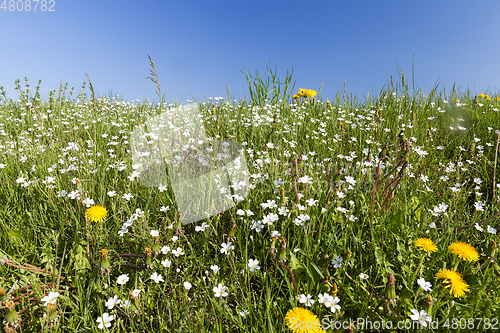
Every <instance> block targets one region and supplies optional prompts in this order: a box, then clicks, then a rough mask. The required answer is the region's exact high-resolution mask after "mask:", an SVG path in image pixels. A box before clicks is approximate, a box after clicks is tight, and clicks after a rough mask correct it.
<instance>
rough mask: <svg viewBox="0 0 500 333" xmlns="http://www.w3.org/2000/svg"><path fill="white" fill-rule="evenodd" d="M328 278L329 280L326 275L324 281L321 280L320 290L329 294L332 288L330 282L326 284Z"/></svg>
mask: <svg viewBox="0 0 500 333" xmlns="http://www.w3.org/2000/svg"><path fill="white" fill-rule="evenodd" d="M328 278H329V276H328V275H327V276H326V277H325V279H324V280H323V287H322V288H321V289H322V292H324V293H328V294H329V293H330V291H332V286H331V284H330V282H328Z"/></svg>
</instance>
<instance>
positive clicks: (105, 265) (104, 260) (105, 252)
mask: <svg viewBox="0 0 500 333" xmlns="http://www.w3.org/2000/svg"><path fill="white" fill-rule="evenodd" d="M99 252H101V254H102V258H101V268H103V269H109V268H110V267H111V264H110V263H109V259H108V250H106V249H102V250H101V251H99Z"/></svg>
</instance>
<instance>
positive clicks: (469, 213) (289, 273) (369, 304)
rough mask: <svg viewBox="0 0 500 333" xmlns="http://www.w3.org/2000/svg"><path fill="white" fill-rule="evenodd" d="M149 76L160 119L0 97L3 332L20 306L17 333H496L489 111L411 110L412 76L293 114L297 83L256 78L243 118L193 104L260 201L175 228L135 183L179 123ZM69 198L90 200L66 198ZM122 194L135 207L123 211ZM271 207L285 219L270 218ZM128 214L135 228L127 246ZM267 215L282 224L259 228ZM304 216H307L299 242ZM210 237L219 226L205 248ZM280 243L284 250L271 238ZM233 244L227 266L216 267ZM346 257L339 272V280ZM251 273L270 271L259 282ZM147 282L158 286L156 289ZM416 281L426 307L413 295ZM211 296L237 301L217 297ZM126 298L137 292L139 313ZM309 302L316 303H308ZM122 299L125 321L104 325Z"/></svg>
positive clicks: (466, 105) (149, 192)
mask: <svg viewBox="0 0 500 333" xmlns="http://www.w3.org/2000/svg"><path fill="white" fill-rule="evenodd" d="M151 64H152V67H153V69H154V63H153V62H152V60H151ZM151 74H152V76H153V77H154V78H155V79H156V82H155V83H157V88H158V92H157V94H158V97H159V98H160V103H150V102H149V101H144V102H143V103H129V102H125V101H121V100H119V99H116V98H110V97H104V96H103V97H102V98H101V99H99V98H98V97H97V96H96V95H95V92H94V88H93V87H92V86H91V96H87V95H86V94H85V93H84V89H85V84H84V85H83V87H82V90H81V91H80V93H77V94H76V95H75V93H74V90H73V89H72V90H71V91H68V89H67V86H64V87H63V86H62V84H61V87H60V89H59V91H57V92H56V91H54V92H51V94H50V98H49V100H48V101H42V100H41V98H40V95H39V94H38V90H39V86H40V82H39V84H38V86H37V87H36V91H35V92H34V93H33V94H32V92H30V90H29V88H28V87H26V88H22V87H21V85H20V83H19V82H17V83H16V84H17V87H18V92H19V99H17V100H14V99H11V98H9V97H7V96H6V95H5V93H3V94H2V96H3V97H0V98H1V99H0V101H1V102H0V103H1V105H0V203H1V204H0V244H1V248H0V286H1V287H2V288H3V289H0V300H1V301H2V305H3V310H2V311H3V312H2V314H1V315H2V316H4V317H5V316H6V317H5V318H4V324H3V325H6V323H7V319H8V320H11V315H12V311H11V312H10V315H7V313H8V310H7V309H6V308H5V306H6V304H7V303H6V301H7V300H12V301H14V302H15V307H14V311H16V312H17V313H18V314H19V317H18V319H17V321H16V322H15V323H16V324H18V325H19V326H20V328H19V329H18V331H21V328H22V331H23V332H39V331H42V332H48V331H51V332H100V331H102V330H100V329H98V323H97V319H98V318H99V317H101V316H102V314H103V313H108V314H110V315H111V314H112V315H113V316H114V319H113V320H112V321H111V326H110V328H109V329H104V331H106V330H108V331H110V332H160V331H161V332H289V331H290V330H289V329H288V328H287V326H286V324H285V315H286V313H287V312H288V311H289V310H291V309H293V308H295V307H302V308H308V309H310V310H311V311H312V312H314V314H316V315H317V316H318V318H319V319H320V320H321V321H322V322H323V323H331V322H335V321H342V322H343V321H349V319H351V320H352V321H353V322H354V323H356V321H357V318H366V319H369V320H371V321H379V322H381V321H382V320H384V321H392V323H393V324H394V326H395V325H396V323H397V322H398V321H411V319H410V315H411V310H412V309H416V310H418V311H421V310H425V311H427V313H428V315H429V316H430V317H431V318H432V321H435V320H438V321H439V329H437V331H448V330H449V329H454V328H457V326H452V325H457V322H458V321H457V320H459V319H461V318H465V319H467V320H469V318H485V320H486V321H484V320H483V322H482V323H481V324H480V325H479V322H478V320H475V329H474V331H482V330H484V328H485V327H486V328H488V326H485V323H486V322H487V320H488V319H489V320H490V323H491V324H495V320H496V327H497V328H498V325H500V324H498V316H499V313H500V307H499V306H498V303H499V302H500V294H499V292H498V290H499V287H500V279H499V276H500V269H499V266H498V265H497V264H496V260H497V259H496V258H497V254H496V244H497V243H498V236H497V235H495V234H492V233H490V232H488V231H487V226H488V225H489V226H490V230H492V229H491V228H498V219H497V214H498V213H499V210H498V200H499V195H498V192H499V191H500V189H498V187H497V186H496V185H497V184H496V183H498V177H495V172H497V153H498V151H497V150H498V140H499V138H500V136H499V134H498V133H496V132H495V131H497V130H499V129H500V116H499V115H500V113H499V111H498V110H499V109H500V103H499V101H498V99H497V98H496V96H491V100H487V99H486V98H483V97H476V96H473V95H472V94H471V93H470V92H469V91H467V92H465V93H463V92H459V91H456V90H455V89H453V91H452V92H451V93H449V92H448V93H446V90H444V91H443V92H441V93H439V92H438V90H437V87H436V88H435V89H434V90H433V91H431V92H430V93H426V94H424V93H423V92H422V91H421V90H420V91H416V92H415V94H413V95H410V93H409V91H408V86H407V82H406V81H405V79H404V76H402V78H401V79H402V83H401V84H400V85H398V84H394V83H392V82H391V85H390V86H388V87H386V88H385V89H383V90H382V91H380V93H379V95H378V96H376V97H371V98H370V99H368V100H367V101H366V102H365V103H360V102H359V101H357V100H356V98H355V97H350V96H349V94H348V93H346V92H345V91H344V92H342V93H338V94H337V96H336V98H335V99H332V100H331V101H329V104H327V101H326V100H324V99H323V98H322V96H321V92H320V94H319V96H316V99H314V100H313V99H307V100H306V99H303V98H302V99H301V100H291V98H290V95H291V93H294V92H296V91H292V90H293V89H294V88H293V86H292V85H291V74H287V78H286V80H285V82H284V83H280V81H279V79H278V78H277V76H276V73H273V72H272V71H271V70H268V73H267V72H266V76H264V78H262V77H261V76H260V75H259V74H258V73H256V75H255V76H252V75H250V74H249V73H248V72H245V73H244V74H245V77H246V78H247V80H248V84H249V89H250V92H251V96H250V98H249V100H248V101H247V100H240V101H238V102H234V101H233V102H230V100H231V98H227V99H222V98H221V99H219V98H217V99H212V100H207V101H206V102H203V103H202V102H200V103H198V104H199V108H200V112H201V114H202V115H203V120H204V126H205V128H206V131H207V135H208V136H209V137H213V138H220V139H222V138H229V139H231V140H233V141H236V142H239V143H241V144H242V145H243V148H244V149H245V150H244V154H245V157H246V159H247V163H248V168H249V171H250V173H251V175H252V176H251V177H250V185H251V190H250V194H249V196H248V197H246V198H245V200H243V201H242V202H240V203H238V205H237V206H236V207H234V208H232V209H230V210H227V211H225V212H224V213H223V214H218V215H216V216H212V217H210V218H208V219H206V220H204V221H198V222H195V223H192V224H188V225H184V226H182V227H181V228H180V229H179V228H178V227H179V226H180V224H178V223H177V210H176V203H175V198H174V196H173V192H172V188H171V187H168V188H167V190H166V191H160V190H159V189H158V188H154V187H146V186H143V185H141V184H140V183H139V182H138V180H137V178H135V179H134V180H130V178H129V176H130V175H131V174H132V172H133V171H134V170H133V168H132V165H133V161H132V157H131V153H130V142H129V140H130V134H131V132H132V131H133V130H134V128H135V127H136V126H137V125H138V124H144V122H145V121H146V120H147V119H148V118H150V117H152V116H155V115H157V114H160V113H162V112H165V111H166V110H168V109H171V108H173V107H176V106H177V105H173V104H167V103H164V96H165V95H163V97H162V94H161V91H160V85H159V82H158V81H157V76H156V75H155V74H156V71H155V70H154V71H151ZM89 82H90V80H89ZM26 85H27V82H26ZM2 92H3V89H2ZM228 97H229V96H228ZM330 105H331V106H330ZM268 143H273V145H268ZM384 147H386V149H383V148H384ZM497 174H498V172H497ZM304 176H308V177H310V179H311V181H310V183H303V182H302V180H303V179H304V178H303V177H304ZM21 177H24V179H25V181H23V180H22V179H21ZM132 178H133V177H132ZM77 179H78V180H77ZM279 179H281V181H282V183H281V184H277V185H276V184H275V181H278V180H279ZM23 184H24V185H23ZM76 190H78V191H79V193H80V199H78V198H75V199H71V198H70V197H69V196H68V195H71V193H72V192H73V195H74V194H75V193H76V192H74V191H76ZM110 191H115V192H116V195H115V196H110V195H109V194H108V193H109V192H110ZM129 193H130V194H132V195H133V197H131V198H130V199H129V200H127V199H125V198H123V195H124V194H129ZM282 193H284V196H285V197H286V200H285V199H284V197H283V196H282ZM299 196H300V197H301V198H299ZM73 197H74V196H73ZM86 199H92V200H93V201H94V204H99V205H102V206H104V207H106V209H107V210H108V212H109V214H108V217H107V218H106V220H105V221H103V222H99V223H94V222H91V221H88V220H86V218H85V212H86V210H87V209H88V207H87V206H86V205H85V204H84V200H86ZM268 200H274V201H275V205H273V206H275V207H273V208H264V207H263V206H262V205H261V204H262V203H266V202H268ZM481 203H482V204H481ZM299 204H300V205H299ZM443 204H444V205H443ZM89 206H90V205H89ZM166 206H168V207H169V209H168V210H165V209H163V210H161V207H166ZM280 207H285V208H286V209H288V214H289V215H288V216H284V215H281V214H280V213H279V210H278V209H279V208H280ZM443 207H446V209H444V210H442V211H440V210H439V208H443ZM338 208H340V210H339V209H338ZM478 208H479V209H478ZM137 209H139V210H140V211H136V210H137ZM302 209H303V210H302ZM481 209H482V210H481ZM250 211H251V212H252V213H253V215H248V214H247V213H248V212H250ZM136 212H139V213H141V212H142V214H139V215H137V216H138V217H137V218H136V219H135V220H134V221H133V222H132V223H133V224H132V226H130V227H129V228H128V233H126V234H124V235H123V236H119V235H118V231H119V230H120V229H121V228H122V225H123V224H124V222H125V221H126V220H128V219H130V218H131V217H132V216H136V215H133V214H134V213H136ZM245 212H247V213H245ZM433 212H434V213H433ZM240 213H244V215H241V214H240ZM270 213H273V214H276V215H277V216H278V217H279V218H278V220H276V221H274V222H272V223H270V224H269V225H264V226H263V228H262V230H260V231H259V232H257V231H256V230H255V229H252V225H253V224H254V222H257V221H262V220H263V219H264V217H269V214H270ZM300 214H304V215H307V216H308V217H309V219H304V220H305V221H304V223H303V225H301V226H299V225H296V222H298V220H297V217H298V216H299V215H300ZM490 217H493V218H491V219H488V218H490ZM486 219H488V220H486ZM232 221H234V224H233V222H232ZM202 222H205V223H207V224H208V225H209V227H208V228H206V230H204V231H196V230H195V228H196V227H197V226H200V225H201V223H202ZM475 223H480V225H481V226H482V228H483V229H484V230H483V231H479V230H478V229H477V228H476V227H474V224H475ZM151 230H157V231H159V243H158V244H159V247H160V248H161V247H163V246H169V247H170V248H171V250H174V249H176V248H177V247H180V248H181V249H182V250H183V252H184V254H183V255H181V256H179V257H176V256H175V255H174V254H173V253H172V252H171V251H170V252H168V253H167V254H163V253H162V252H161V251H160V252H159V253H157V254H153V255H152V256H151V257H150V258H149V260H150V261H151V264H149V262H148V259H147V258H146V253H145V249H146V248H147V247H148V248H152V247H154V243H155V238H154V237H152V236H151V234H150V232H151ZM273 232H278V233H279V234H280V235H279V236H276V235H275V236H276V237H274V238H272V237H273V236H272V235H273ZM174 236H177V237H178V239H177V240H175V241H173V240H172V237H174ZM419 238H430V239H431V240H432V241H433V242H434V243H435V244H436V245H437V248H438V250H437V252H433V253H425V252H423V251H421V250H420V249H419V248H418V247H416V246H415V245H414V242H415V241H416V240H417V239H419ZM228 241H231V242H232V245H233V246H234V250H232V251H231V253H230V254H224V253H221V248H222V243H227V242H228ZM456 241H461V242H466V243H468V244H470V245H472V246H473V247H474V248H475V249H476V250H477V251H478V253H479V254H480V257H479V260H478V261H474V262H469V261H464V260H461V259H459V258H458V257H457V256H455V255H454V254H452V253H450V252H449V251H448V246H449V245H450V244H452V243H453V242H456ZM102 249H107V250H108V251H109V252H108V257H109V262H110V264H111V268H110V271H109V272H107V271H105V270H101V268H100V263H101V260H102V259H101V256H102V255H101V253H100V252H99V251H100V250H102ZM337 256H338V257H340V258H342V260H343V261H342V265H341V266H340V267H339V268H335V267H334V265H333V263H332V260H334V259H336V257H337ZM165 259H169V260H170V261H171V266H170V267H168V268H166V267H164V266H163V265H162V264H161V262H162V261H164V260H165ZM249 259H256V260H258V261H259V266H260V269H258V270H255V271H254V272H250V271H249V269H248V265H247V264H248V260H249ZM336 260H337V261H338V259H336ZM164 263H165V262H164ZM212 265H217V266H218V267H219V268H220V269H219V270H218V272H216V273H215V272H214V271H213V270H212V269H211V266H212ZM442 269H456V271H457V272H459V273H460V274H461V275H462V277H463V279H464V280H465V282H466V283H467V284H468V285H469V287H468V291H466V292H465V294H464V296H463V297H454V295H453V294H451V293H450V289H449V288H445V285H444V284H443V280H442V279H435V275H436V274H437V273H438V272H439V271H440V270H442ZM154 272H156V273H158V274H161V275H162V277H163V279H164V282H160V283H158V284H157V283H155V282H154V281H153V280H152V279H151V275H152V274H153V273H154ZM361 273H364V274H366V275H367V276H368V277H367V278H366V279H361V278H360V274H361ZM122 274H128V277H129V281H128V282H127V283H126V284H125V285H119V284H117V278H118V276H120V275H122ZM292 277H293V280H292ZM419 278H424V279H425V281H428V282H430V283H431V284H432V289H433V290H432V292H425V291H423V290H421V289H420V288H419V285H418V284H417V282H416V281H417V279H419ZM391 281H393V282H394V288H393V289H392V288H391V286H390V284H391ZM184 282H189V283H191V284H192V288H191V289H190V290H186V289H185V287H184ZM219 283H222V284H223V285H224V286H226V287H227V293H228V295H227V297H215V293H214V290H213V289H214V287H216V286H218V284H219ZM294 283H295V285H296V288H297V291H296V290H295V286H294ZM133 289H139V290H140V291H141V292H140V294H139V296H138V297H137V298H136V299H135V300H134V299H131V295H130V291H131V290H133ZM391 289H392V290H391ZM2 290H3V294H2ZM50 291H58V292H59V293H60V296H59V297H57V302H56V308H55V311H56V312H54V313H53V314H52V317H51V318H55V319H53V320H52V321H49V320H45V319H42V316H43V315H44V314H46V313H48V311H49V310H48V307H46V306H44V302H42V301H41V299H42V298H43V297H45V296H46V295H48V293H49V292H50ZM323 293H328V294H329V295H331V296H333V297H338V299H339V302H338V305H339V306H340V311H335V312H334V313H332V311H330V308H327V307H326V306H325V305H324V304H321V303H320V302H319V301H318V295H319V294H323ZM302 294H305V295H307V294H310V295H312V299H313V300H315V303H314V304H313V305H312V306H311V307H307V306H306V305H305V304H301V303H300V302H299V300H298V296H299V295H302ZM429 294H430V295H431V296H430V297H431V298H432V300H433V301H432V303H433V306H432V307H430V308H429V305H428V304H427V303H426V297H427V296H428V295H429ZM115 295H117V296H118V298H119V299H121V301H122V303H124V302H125V301H126V300H129V301H131V304H132V306H131V307H129V308H125V307H122V304H119V305H116V306H114V307H113V309H108V308H107V307H106V306H105V303H106V302H107V301H108V299H110V298H112V297H114V296H115ZM394 296H395V298H394ZM240 311H246V312H247V315H246V316H242V315H240V313H239V312H240ZM453 318H455V321H453ZM486 318H487V319H486ZM493 318H496V319H493ZM447 323H448V324H449V328H446V327H445V326H444V325H446V324H447ZM467 323H468V325H471V324H470V323H471V321H468V322H467ZM9 325H10V324H9ZM459 326H460V323H459V322H458V327H459ZM414 327H415V326H414ZM478 327H479V328H478ZM357 328H358V329H361V327H360V326H358V327H357ZM462 328H464V324H463V320H462ZM3 329H4V330H6V331H8V329H9V328H6V327H3ZM470 329H471V326H469V328H465V329H462V331H470ZM327 331H328V332H333V331H335V330H334V329H332V328H330V329H328V330H327ZM373 331H376V330H375V329H373ZM402 331H404V330H402ZM408 331H410V330H408Z"/></svg>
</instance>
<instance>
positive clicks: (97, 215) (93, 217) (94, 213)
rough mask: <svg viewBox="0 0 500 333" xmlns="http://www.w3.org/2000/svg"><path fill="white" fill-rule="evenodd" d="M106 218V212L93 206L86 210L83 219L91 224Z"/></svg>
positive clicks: (101, 207)
mask: <svg viewBox="0 0 500 333" xmlns="http://www.w3.org/2000/svg"><path fill="white" fill-rule="evenodd" d="M106 216H108V210H107V209H106V208H104V207H103V206H100V205H94V206H92V207H90V208H89V209H87V211H86V212H85V217H86V218H88V219H89V220H90V221H92V222H100V221H102V220H104V219H105V218H106Z"/></svg>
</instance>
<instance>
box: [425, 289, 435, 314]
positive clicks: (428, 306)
mask: <svg viewBox="0 0 500 333" xmlns="http://www.w3.org/2000/svg"><path fill="white" fill-rule="evenodd" d="M433 304H434V301H433V300H432V296H431V294H428V295H427V297H426V298H425V305H424V310H425V312H427V314H428V315H429V316H430V315H431V311H432V305H433Z"/></svg>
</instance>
